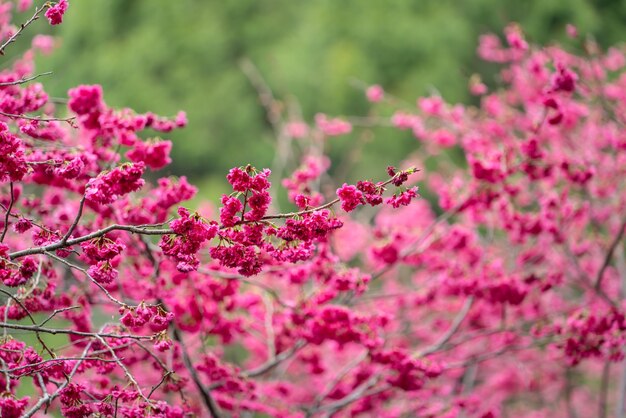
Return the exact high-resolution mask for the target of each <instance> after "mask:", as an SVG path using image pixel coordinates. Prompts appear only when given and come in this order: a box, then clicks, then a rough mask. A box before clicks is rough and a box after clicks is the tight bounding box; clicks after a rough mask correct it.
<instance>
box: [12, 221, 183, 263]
mask: <svg viewBox="0 0 626 418" xmlns="http://www.w3.org/2000/svg"><path fill="white" fill-rule="evenodd" d="M153 226H157V225H140V226H132V225H118V224H114V225H109V226H107V227H106V228H103V229H100V230H98V231H94V232H92V233H90V234H87V235H83V236H82V237H77V238H73V239H68V240H67V241H66V242H65V243H62V242H61V241H58V242H55V243H53V244H48V245H44V246H42V247H34V248H27V249H25V250H21V251H16V252H13V253H11V254H9V258H10V259H11V260H14V259H16V258H20V257H24V256H26V255H33V254H44V253H46V252H51V251H56V250H58V249H61V248H66V247H71V246H74V245H76V244H80V243H81V242H85V241H89V240H91V239H94V238H98V237H101V236H103V235H105V234H108V233H109V232H111V231H127V232H131V233H133V234H141V235H168V234H174V231H173V230H171V229H169V228H167V229H150V228H151V227H153Z"/></svg>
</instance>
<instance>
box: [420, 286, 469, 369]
mask: <svg viewBox="0 0 626 418" xmlns="http://www.w3.org/2000/svg"><path fill="white" fill-rule="evenodd" d="M473 303H474V297H473V296H470V297H469V298H467V300H466V301H465V303H464V304H463V307H462V308H461V310H460V311H459V313H458V314H457V316H456V317H455V318H454V321H453V322H452V325H450V328H448V331H446V333H445V334H443V335H442V336H441V337H440V338H439V340H437V342H436V343H435V344H433V345H431V346H430V347H427V348H425V349H424V350H422V351H420V352H418V353H417V354H416V355H415V356H416V357H424V356H427V355H429V354H433V353H436V352H437V351H439V350H440V349H441V348H442V347H443V346H444V345H445V344H446V343H447V342H448V341H450V338H452V336H453V335H454V334H455V333H456V332H457V331H458V330H459V327H460V326H461V324H462V323H463V320H464V319H465V317H467V314H468V313H469V311H470V309H471V308H472V304H473Z"/></svg>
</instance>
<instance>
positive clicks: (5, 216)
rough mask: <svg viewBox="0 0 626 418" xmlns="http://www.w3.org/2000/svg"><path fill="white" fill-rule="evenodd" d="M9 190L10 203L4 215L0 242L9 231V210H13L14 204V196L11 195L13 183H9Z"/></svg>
mask: <svg viewBox="0 0 626 418" xmlns="http://www.w3.org/2000/svg"><path fill="white" fill-rule="evenodd" d="M9 188H10V191H11V201H10V202H9V207H8V208H7V213H6V214H5V215H4V229H3V230H2V236H0V242H3V241H4V237H5V236H6V234H7V231H8V229H9V216H11V209H13V203H14V202H15V196H14V195H13V182H10V183H9Z"/></svg>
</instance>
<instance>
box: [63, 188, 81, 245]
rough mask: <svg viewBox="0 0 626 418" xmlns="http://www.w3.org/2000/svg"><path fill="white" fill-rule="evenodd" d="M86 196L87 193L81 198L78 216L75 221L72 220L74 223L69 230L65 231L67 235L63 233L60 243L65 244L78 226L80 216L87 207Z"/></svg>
mask: <svg viewBox="0 0 626 418" xmlns="http://www.w3.org/2000/svg"><path fill="white" fill-rule="evenodd" d="M85 198H86V197H85V195H83V197H82V199H80V204H79V206H78V213H77V214H76V218H74V222H72V225H70V229H68V230H67V232H66V233H65V235H63V238H61V242H60V243H61V244H63V245H65V243H66V242H67V240H68V239H69V238H70V236H71V235H72V232H74V230H75V229H76V227H77V226H78V222H79V221H80V217H81V216H83V208H84V207H85Z"/></svg>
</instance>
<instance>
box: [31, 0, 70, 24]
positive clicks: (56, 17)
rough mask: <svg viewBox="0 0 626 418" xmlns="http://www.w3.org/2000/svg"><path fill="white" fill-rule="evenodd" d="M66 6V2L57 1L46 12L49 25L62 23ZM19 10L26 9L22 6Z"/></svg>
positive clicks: (64, 0)
mask: <svg viewBox="0 0 626 418" xmlns="http://www.w3.org/2000/svg"><path fill="white" fill-rule="evenodd" d="M67 6H68V2H67V0H59V1H58V3H55V4H54V5H52V6H50V8H49V9H48V10H46V18H47V19H48V21H49V22H50V24H51V25H58V24H60V23H62V22H63V15H64V14H65V12H66V11H67ZM21 8H22V9H23V10H24V9H28V7H27V6H26V5H22V6H21Z"/></svg>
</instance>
